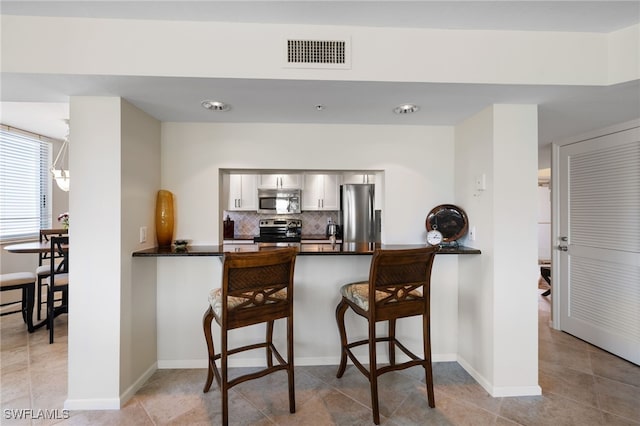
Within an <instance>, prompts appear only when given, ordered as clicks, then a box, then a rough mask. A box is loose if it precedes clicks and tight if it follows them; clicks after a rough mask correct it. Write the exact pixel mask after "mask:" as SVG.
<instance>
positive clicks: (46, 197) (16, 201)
mask: <svg viewBox="0 0 640 426" xmlns="http://www.w3.org/2000/svg"><path fill="white" fill-rule="evenodd" d="M50 163H51V143H50V142H49V141H48V139H47V138H45V137H43V136H39V135H35V134H30V133H27V132H21V131H14V130H13V129H9V128H7V127H6V126H2V128H0V241H2V242H4V241H11V240H21V239H30V238H38V235H39V231H40V229H41V228H50V227H51V205H50V204H51V203H50V198H51V178H50V176H49V164H50Z"/></svg>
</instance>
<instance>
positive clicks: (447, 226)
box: [426, 204, 469, 242]
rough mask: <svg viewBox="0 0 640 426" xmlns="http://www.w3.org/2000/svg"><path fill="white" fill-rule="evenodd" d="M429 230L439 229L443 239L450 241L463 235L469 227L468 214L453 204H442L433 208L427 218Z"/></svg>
mask: <svg viewBox="0 0 640 426" xmlns="http://www.w3.org/2000/svg"><path fill="white" fill-rule="evenodd" d="M426 226H427V232H428V231H432V230H434V229H437V230H438V231H440V233H441V234H442V241H444V242H450V241H455V240H457V239H458V238H461V237H463V236H464V235H465V234H466V233H467V229H468V228H469V219H468V218H467V214H466V213H465V212H464V210H462V209H461V208H460V207H458V206H454V205H453V204H441V205H439V206H436V207H434V208H433V209H431V211H430V212H429V214H428V215H427V220H426Z"/></svg>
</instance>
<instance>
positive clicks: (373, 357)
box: [336, 247, 439, 424]
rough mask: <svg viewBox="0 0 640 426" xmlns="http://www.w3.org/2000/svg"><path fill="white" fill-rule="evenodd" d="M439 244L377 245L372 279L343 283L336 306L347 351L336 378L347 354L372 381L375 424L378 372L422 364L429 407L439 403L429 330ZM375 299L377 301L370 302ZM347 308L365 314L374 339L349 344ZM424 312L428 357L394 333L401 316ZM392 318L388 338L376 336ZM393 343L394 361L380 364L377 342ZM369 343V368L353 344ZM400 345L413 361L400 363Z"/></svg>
mask: <svg viewBox="0 0 640 426" xmlns="http://www.w3.org/2000/svg"><path fill="white" fill-rule="evenodd" d="M438 250H439V248H438V247H425V248H419V249H409V250H381V249H377V250H376V251H375V252H374V254H373V258H372V259H371V268H370V270H369V281H368V282H362V283H352V284H346V285H344V286H342V288H341V289H340V292H341V294H342V300H341V301H340V303H339V304H338V307H337V308H336V321H337V322H338V330H339V332H340V340H341V345H342V351H341V356H340V366H339V367H338V373H337V377H338V378H340V377H342V375H343V374H344V371H345V369H346V367H347V357H349V358H350V359H351V361H352V362H353V364H354V365H355V366H356V367H357V368H358V370H360V371H361V372H362V374H364V375H365V376H366V377H367V378H368V379H369V385H370V387H371V407H372V410H373V422H374V423H375V424H380V410H379V405H378V376H380V375H382V374H384V373H388V372H390V371H396V370H402V369H405V368H409V367H413V366H417V365H421V366H422V367H424V370H425V373H426V385H427V396H428V400H429V407H432V408H433V407H435V399H434V394H433V373H432V370H431V337H430V328H429V324H430V322H429V294H430V282H431V267H432V266H433V259H434V256H435V254H436V252H437V251H438ZM371 301H373V303H372V302H371ZM348 308H351V309H352V310H353V311H354V312H355V313H356V314H358V315H360V316H362V317H363V318H365V319H366V320H367V322H368V325H369V337H368V339H365V340H359V341H356V342H352V343H349V342H348V341H347V333H346V330H345V326H344V316H345V313H346V311H347V309H348ZM417 315H420V316H422V339H423V357H422V358H419V357H418V356H417V355H415V354H413V353H412V352H411V351H410V350H409V349H407V348H406V347H405V346H404V345H403V344H402V343H400V342H399V341H398V340H397V339H396V336H395V329H396V320H398V319H400V318H406V317H411V316H417ZM379 321H389V336H388V337H376V323H377V322H379ZM377 342H388V344H389V364H388V365H384V366H378V365H377V354H376V343H377ZM361 345H368V346H369V369H368V370H367V368H366V367H365V366H364V365H363V364H362V363H361V362H360V361H358V359H357V358H356V356H355V355H354V354H353V352H352V351H351V350H352V349H353V348H354V347H357V346H361ZM396 347H397V348H399V349H400V350H401V351H402V352H403V353H404V354H405V355H407V356H408V357H409V358H410V360H409V361H406V362H402V363H397V362H396V357H395V349H396Z"/></svg>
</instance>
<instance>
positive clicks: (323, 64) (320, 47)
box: [285, 39, 351, 68]
mask: <svg viewBox="0 0 640 426" xmlns="http://www.w3.org/2000/svg"><path fill="white" fill-rule="evenodd" d="M349 53H350V43H349V41H348V40H301V39H287V60H286V65H285V66H286V67H289V68H351V60H350V58H349Z"/></svg>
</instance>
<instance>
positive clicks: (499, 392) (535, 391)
mask: <svg viewBox="0 0 640 426" xmlns="http://www.w3.org/2000/svg"><path fill="white" fill-rule="evenodd" d="M458 364H460V366H462V368H464V369H465V370H466V372H467V373H469V374H470V375H471V377H473V378H474V379H475V381H476V382H478V383H479V384H480V386H482V387H483V388H484V389H485V390H486V391H487V392H489V395H491V396H492V397H494V398H497V397H502V396H505V397H508V396H537V395H542V388H541V387H540V386H539V385H534V386H493V385H492V384H491V382H489V381H488V380H487V379H486V378H485V377H484V376H483V375H482V374H480V373H478V372H477V371H476V370H475V369H474V368H473V367H471V364H469V363H468V362H467V361H465V360H464V359H463V358H460V357H458Z"/></svg>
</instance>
